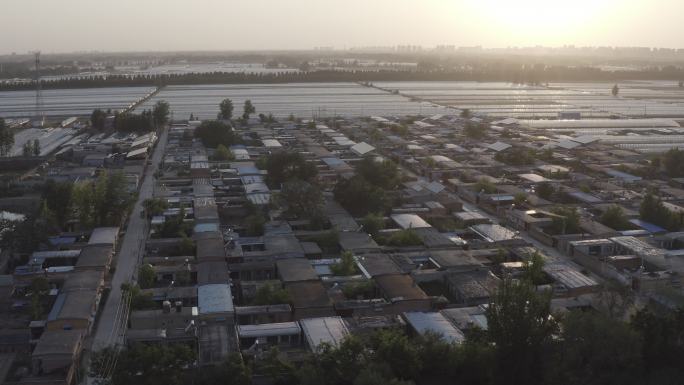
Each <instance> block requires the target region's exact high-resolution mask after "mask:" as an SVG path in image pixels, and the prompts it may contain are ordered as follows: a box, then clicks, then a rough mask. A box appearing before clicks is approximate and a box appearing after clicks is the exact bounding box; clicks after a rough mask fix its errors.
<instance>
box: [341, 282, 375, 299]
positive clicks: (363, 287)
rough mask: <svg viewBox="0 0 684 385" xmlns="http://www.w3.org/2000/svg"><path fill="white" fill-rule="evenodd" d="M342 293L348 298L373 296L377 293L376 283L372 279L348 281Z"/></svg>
mask: <svg viewBox="0 0 684 385" xmlns="http://www.w3.org/2000/svg"><path fill="white" fill-rule="evenodd" d="M342 293H343V294H344V296H345V297H347V299H356V298H357V297H359V296H361V297H363V298H373V297H372V296H373V295H374V294H375V284H374V283H373V281H372V280H368V281H364V282H357V283H354V282H352V283H348V284H345V285H344V287H342Z"/></svg>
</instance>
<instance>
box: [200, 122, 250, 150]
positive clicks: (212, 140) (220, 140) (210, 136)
mask: <svg viewBox="0 0 684 385" xmlns="http://www.w3.org/2000/svg"><path fill="white" fill-rule="evenodd" d="M195 137H197V138H200V140H202V144H204V145H205V146H206V147H209V148H216V147H218V145H219V144H222V145H224V146H226V147H229V146H231V145H233V144H237V143H239V142H240V140H239V138H238V137H237V135H235V133H234V132H233V130H232V129H231V128H230V126H228V125H227V124H225V123H223V122H219V121H215V120H211V121H205V122H202V124H200V125H199V126H198V127H197V128H196V129H195Z"/></svg>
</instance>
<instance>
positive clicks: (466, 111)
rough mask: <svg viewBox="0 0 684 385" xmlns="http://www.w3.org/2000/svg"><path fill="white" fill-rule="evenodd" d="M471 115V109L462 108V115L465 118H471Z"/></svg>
mask: <svg viewBox="0 0 684 385" xmlns="http://www.w3.org/2000/svg"><path fill="white" fill-rule="evenodd" d="M470 116H471V114H470V109H468V108H464V109H462V110H461V117H462V118H463V119H470Z"/></svg>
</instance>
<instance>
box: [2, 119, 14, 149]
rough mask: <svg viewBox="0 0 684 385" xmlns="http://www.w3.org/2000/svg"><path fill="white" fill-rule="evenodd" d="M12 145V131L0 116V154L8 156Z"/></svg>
mask: <svg viewBox="0 0 684 385" xmlns="http://www.w3.org/2000/svg"><path fill="white" fill-rule="evenodd" d="M12 146H14V131H13V130H12V129H11V128H10V127H9V126H8V125H7V124H6V123H5V119H2V118H0V156H9V155H10V152H11V151H12Z"/></svg>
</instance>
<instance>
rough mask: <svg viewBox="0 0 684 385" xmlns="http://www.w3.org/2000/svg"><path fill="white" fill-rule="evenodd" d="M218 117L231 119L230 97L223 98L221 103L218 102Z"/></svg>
mask: <svg viewBox="0 0 684 385" xmlns="http://www.w3.org/2000/svg"><path fill="white" fill-rule="evenodd" d="M219 110H220V111H221V112H220V113H219V117H220V119H223V120H230V119H233V101H232V100H230V99H223V100H222V101H221V104H219Z"/></svg>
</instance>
